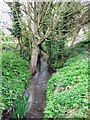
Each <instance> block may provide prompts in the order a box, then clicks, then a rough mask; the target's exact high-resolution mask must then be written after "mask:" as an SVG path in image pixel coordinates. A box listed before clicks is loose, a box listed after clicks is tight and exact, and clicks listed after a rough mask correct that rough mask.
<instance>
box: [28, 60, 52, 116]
mask: <svg viewBox="0 0 90 120" xmlns="http://www.w3.org/2000/svg"><path fill="white" fill-rule="evenodd" d="M53 72H54V70H53V69H51V68H50V67H48V64H47V62H45V61H44V62H43V63H42V64H41V69H40V72H37V73H36V74H35V75H34V76H33V77H32V78H31V83H30V86H31V87H30V96H31V97H30V108H29V111H28V113H27V114H26V118H43V112H44V109H45V106H46V86H47V81H48V80H49V79H50V77H51V75H52V73H53Z"/></svg>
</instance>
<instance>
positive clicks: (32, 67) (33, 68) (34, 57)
mask: <svg viewBox="0 0 90 120" xmlns="http://www.w3.org/2000/svg"><path fill="white" fill-rule="evenodd" d="M39 53H40V50H39V47H38V46H34V47H33V48H32V53H31V65H30V72H31V73H32V74H35V72H36V67H37V62H38V55H39Z"/></svg>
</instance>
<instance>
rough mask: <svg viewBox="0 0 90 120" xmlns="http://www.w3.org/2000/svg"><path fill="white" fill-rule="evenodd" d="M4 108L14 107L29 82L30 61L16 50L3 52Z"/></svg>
mask: <svg viewBox="0 0 90 120" xmlns="http://www.w3.org/2000/svg"><path fill="white" fill-rule="evenodd" d="M2 74H3V80H2V105H3V110H5V109H7V108H13V107H14V106H15V104H16V102H17V101H18V100H19V99H20V98H21V97H22V94H23V92H24V90H25V88H27V87H28V83H29V76H30V75H29V71H28V62H27V61H26V60H25V59H22V58H20V57H19V55H18V54H17V53H14V52H9V51H8V52H5V51H4V52H3V53H2Z"/></svg>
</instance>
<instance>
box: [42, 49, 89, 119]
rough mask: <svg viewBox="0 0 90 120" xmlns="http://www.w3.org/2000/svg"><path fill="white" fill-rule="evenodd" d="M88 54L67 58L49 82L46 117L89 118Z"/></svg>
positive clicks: (83, 53)
mask: <svg viewBox="0 0 90 120" xmlns="http://www.w3.org/2000/svg"><path fill="white" fill-rule="evenodd" d="M87 98H88V55H87V54H86V52H85V51H84V52H82V53H81V54H79V55H76V56H75V57H73V58H70V59H69V60H67V62H66V63H65V64H64V67H63V68H61V69H58V70H57V72H56V73H55V74H53V76H52V78H51V79H50V80H49V82H48V84H47V101H46V108H45V112H44V117H45V118H87V117H88V116H87V110H88V99H87Z"/></svg>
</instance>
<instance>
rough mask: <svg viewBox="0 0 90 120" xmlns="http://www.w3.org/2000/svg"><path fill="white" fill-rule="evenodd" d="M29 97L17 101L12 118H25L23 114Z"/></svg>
mask: <svg viewBox="0 0 90 120" xmlns="http://www.w3.org/2000/svg"><path fill="white" fill-rule="evenodd" d="M29 97H30V95H28V96H22V97H21V99H18V101H17V102H16V104H15V106H14V108H13V118H18V119H19V120H20V119H22V118H23V117H24V116H25V113H26V112H27V110H28V108H29V103H28V99H29Z"/></svg>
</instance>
